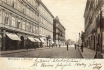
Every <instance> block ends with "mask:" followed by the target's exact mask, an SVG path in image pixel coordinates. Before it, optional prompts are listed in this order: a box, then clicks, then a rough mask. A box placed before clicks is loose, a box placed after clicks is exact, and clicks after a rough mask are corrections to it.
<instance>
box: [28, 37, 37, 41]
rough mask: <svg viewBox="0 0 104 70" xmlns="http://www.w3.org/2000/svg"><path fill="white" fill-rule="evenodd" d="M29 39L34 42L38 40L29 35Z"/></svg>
mask: <svg viewBox="0 0 104 70" xmlns="http://www.w3.org/2000/svg"><path fill="white" fill-rule="evenodd" d="M28 39H29V40H30V41H32V42H37V41H36V40H34V38H33V37H28Z"/></svg>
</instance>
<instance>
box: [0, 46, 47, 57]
mask: <svg viewBox="0 0 104 70" xmlns="http://www.w3.org/2000/svg"><path fill="white" fill-rule="evenodd" d="M44 48H46V47H44ZM44 48H36V49H28V50H27V49H19V50H10V51H0V55H3V54H11V53H20V52H27V51H34V50H42V49H44Z"/></svg>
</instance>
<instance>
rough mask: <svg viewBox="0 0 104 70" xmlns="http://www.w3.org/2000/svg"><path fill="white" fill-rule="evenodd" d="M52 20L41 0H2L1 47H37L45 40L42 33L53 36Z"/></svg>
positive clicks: (0, 19) (0, 13) (4, 48)
mask: <svg viewBox="0 0 104 70" xmlns="http://www.w3.org/2000/svg"><path fill="white" fill-rule="evenodd" d="M41 7H42V8H41ZM40 12H41V13H42V14H41V13H40ZM44 12H45V13H44ZM40 18H41V19H40ZM40 20H41V22H42V23H41V22H40ZM52 20H53V16H52V14H51V13H50V12H49V10H48V9H47V8H46V7H45V5H44V4H43V3H42V2H41V0H0V48H1V49H2V50H10V49H11V50H14V49H24V48H35V47H37V46H38V45H39V42H43V40H42V39H39V38H40V33H41V34H48V35H51V36H52V30H51V29H52V28H53V26H52ZM43 22H44V23H43ZM46 25H47V26H46ZM45 27H46V28H45ZM37 42H38V43H37Z"/></svg>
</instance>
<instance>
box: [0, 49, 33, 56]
mask: <svg viewBox="0 0 104 70" xmlns="http://www.w3.org/2000/svg"><path fill="white" fill-rule="evenodd" d="M27 51H33V50H22V51H14V52H8V53H1V54H0V55H5V54H12V53H21V52H27Z"/></svg>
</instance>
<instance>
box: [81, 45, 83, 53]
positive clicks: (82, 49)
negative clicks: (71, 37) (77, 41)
mask: <svg viewBox="0 0 104 70" xmlns="http://www.w3.org/2000/svg"><path fill="white" fill-rule="evenodd" d="M81 51H82V52H83V44H82V45H81Z"/></svg>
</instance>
